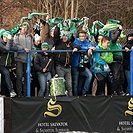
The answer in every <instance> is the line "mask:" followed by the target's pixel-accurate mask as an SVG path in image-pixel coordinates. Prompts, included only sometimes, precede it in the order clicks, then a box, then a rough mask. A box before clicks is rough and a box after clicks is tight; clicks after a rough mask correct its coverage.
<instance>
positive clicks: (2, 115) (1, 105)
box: [0, 97, 4, 133]
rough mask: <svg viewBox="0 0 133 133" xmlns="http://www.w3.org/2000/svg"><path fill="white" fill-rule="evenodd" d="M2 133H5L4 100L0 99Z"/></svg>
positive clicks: (0, 132)
mask: <svg viewBox="0 0 133 133" xmlns="http://www.w3.org/2000/svg"><path fill="white" fill-rule="evenodd" d="M0 133H4V98H3V97H0Z"/></svg>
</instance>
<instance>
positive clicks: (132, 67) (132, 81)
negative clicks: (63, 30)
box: [9, 50, 133, 97]
mask: <svg viewBox="0 0 133 133" xmlns="http://www.w3.org/2000/svg"><path fill="white" fill-rule="evenodd" d="M122 51H125V50H95V51H93V52H122ZM9 52H14V51H9ZM16 52H25V51H24V50H19V51H16ZM32 52H52V53H54V52H72V50H52V51H51V50H31V51H29V52H28V53H27V96H28V97H30V96H31V88H30V69H31V60H30V56H31V53H32ZM78 52H86V51H85V50H79V51H78ZM129 52H130V95H133V50H129Z"/></svg>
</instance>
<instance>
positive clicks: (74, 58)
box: [71, 38, 92, 67]
mask: <svg viewBox="0 0 133 133" xmlns="http://www.w3.org/2000/svg"><path fill="white" fill-rule="evenodd" d="M74 43H75V44H77V45H78V46H80V49H81V50H86V51H87V50H88V49H89V47H91V46H92V44H91V43H90V41H89V40H85V41H84V42H81V41H80V40H79V38H76V39H75V41H74ZM79 60H80V53H78V52H76V53H73V55H72V64H71V65H72V66H73V67H78V65H79Z"/></svg>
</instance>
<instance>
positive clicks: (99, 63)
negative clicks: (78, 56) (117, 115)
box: [92, 42, 113, 77]
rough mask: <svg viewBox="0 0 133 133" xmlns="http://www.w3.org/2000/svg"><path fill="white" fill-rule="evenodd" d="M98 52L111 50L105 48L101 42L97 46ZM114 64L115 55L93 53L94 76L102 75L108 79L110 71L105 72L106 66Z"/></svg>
mask: <svg viewBox="0 0 133 133" xmlns="http://www.w3.org/2000/svg"><path fill="white" fill-rule="evenodd" d="M96 50H110V48H107V49H106V48H104V47H103V46H102V43H101V42H100V43H99V44H98V46H96ZM112 62H113V54H112V53H111V52H93V64H92V72H93V74H96V73H101V74H102V75H103V76H105V77H106V75H107V73H108V72H109V71H105V70H104V66H105V65H107V64H110V63H112Z"/></svg>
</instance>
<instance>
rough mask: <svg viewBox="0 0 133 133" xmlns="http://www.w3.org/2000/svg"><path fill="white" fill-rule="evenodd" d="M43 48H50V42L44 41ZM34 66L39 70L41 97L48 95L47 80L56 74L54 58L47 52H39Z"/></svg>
mask: <svg viewBox="0 0 133 133" xmlns="http://www.w3.org/2000/svg"><path fill="white" fill-rule="evenodd" d="M41 49H42V50H48V43H46V42H44V43H42V45H41ZM34 67H35V69H36V71H37V75H38V80H39V84H40V90H39V93H38V96H39V97H43V96H44V95H45V96H48V95H49V91H48V88H47V82H48V81H49V80H50V79H51V78H52V77H54V76H55V69H54V60H53V57H52V56H50V54H48V53H47V52H42V53H37V55H36V56H35V59H34Z"/></svg>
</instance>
